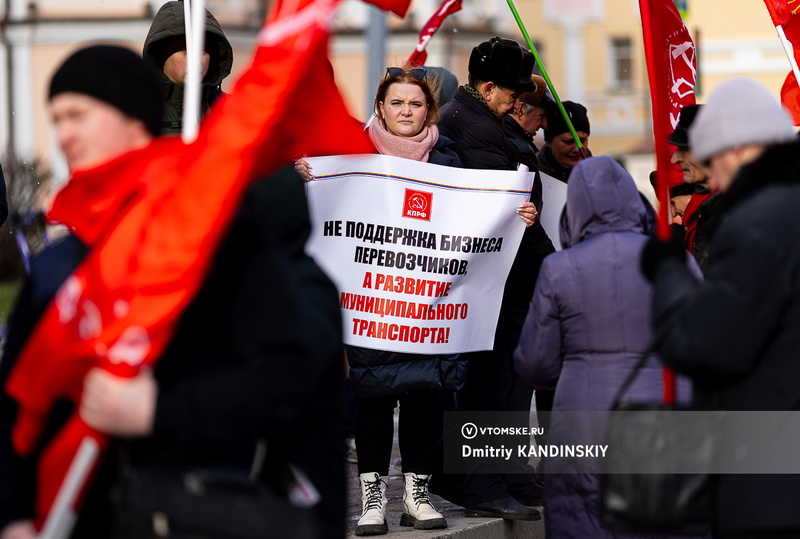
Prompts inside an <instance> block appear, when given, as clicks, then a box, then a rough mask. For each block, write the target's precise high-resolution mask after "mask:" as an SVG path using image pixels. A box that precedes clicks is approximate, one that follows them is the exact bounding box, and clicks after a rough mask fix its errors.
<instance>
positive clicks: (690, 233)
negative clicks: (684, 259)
mask: <svg viewBox="0 0 800 539" xmlns="http://www.w3.org/2000/svg"><path fill="white" fill-rule="evenodd" d="M713 194H714V193H711V192H709V193H695V194H693V195H692V199H691V200H690V201H689V203H688V204H687V205H686V209H684V210H683V226H684V228H686V234H685V235H684V236H683V244H684V245H685V246H686V249H687V250H688V251H689V252H690V253H692V254H694V240H695V239H696V238H697V220H698V219H699V218H700V204H702V203H703V202H705V201H706V200H708V199H709V197H710V196H711V195H713Z"/></svg>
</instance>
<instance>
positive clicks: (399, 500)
mask: <svg viewBox="0 0 800 539" xmlns="http://www.w3.org/2000/svg"><path fill="white" fill-rule="evenodd" d="M395 420H396V416H395ZM396 432H397V431H396V430H395V440H394V447H393V449H392V462H393V463H395V462H397V461H398V460H399V458H400V451H399V449H398V447H397V433H396ZM386 497H387V498H388V500H389V507H388V511H387V512H386V521H387V522H388V524H389V533H388V534H387V535H382V536H377V537H386V538H389V539H391V538H395V539H438V538H441V539H544V518H542V520H536V521H530V522H528V521H512V520H503V519H501V518H471V517H466V516H464V508H463V507H461V506H459V505H454V504H452V503H450V502H448V501H446V500H444V499H443V498H440V497H439V496H437V495H435V494H431V496H430V497H431V501H432V502H433V504H434V506H435V507H436V510H437V511H439V512H440V513H442V516H444V517H445V519H447V528H446V529H444V530H416V529H414V528H409V527H403V526H400V516H401V515H402V513H403V473H402V472H401V471H400V470H398V469H396V468H395V467H394V466H390V468H389V488H388V489H387V491H386ZM539 511H540V512H542V514H543V515H544V511H543V509H542V508H541V507H539ZM360 516H361V487H360V485H359V482H358V466H357V465H356V464H351V463H348V464H347V538H348V539H350V538H353V537H356V535H355V533H354V529H355V527H356V523H357V522H358V519H359V517H360Z"/></svg>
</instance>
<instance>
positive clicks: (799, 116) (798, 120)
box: [781, 49, 800, 125]
mask: <svg viewBox="0 0 800 539" xmlns="http://www.w3.org/2000/svg"><path fill="white" fill-rule="evenodd" d="M794 54H795V57H797V56H800V51H799V50H798V49H795V50H794ZM798 65H800V59H798ZM781 102H782V103H783V106H784V107H785V108H786V110H787V111H789V113H790V114H791V115H792V120H793V122H794V125H800V88H798V86H797V78H796V77H795V76H794V71H789V75H787V76H786V81H784V83H783V87H782V88H781Z"/></svg>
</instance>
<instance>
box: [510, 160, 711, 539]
mask: <svg viewBox="0 0 800 539" xmlns="http://www.w3.org/2000/svg"><path fill="white" fill-rule="evenodd" d="M565 213H566V216H562V230H561V238H562V243H563V244H564V247H565V249H564V250H563V251H560V252H557V253H553V254H552V255H550V256H548V257H547V258H546V259H545V261H544V263H543V264H542V268H541V270H540V273H539V280H538V281H537V283H536V290H535V292H534V295H533V301H532V303H531V308H530V311H529V312H528V316H527V319H526V320H525V325H524V328H523V330H522V337H521V338H520V342H519V346H518V347H517V350H516V352H515V354H514V359H515V366H516V369H517V372H518V373H519V375H520V376H522V377H523V378H525V379H527V380H529V381H531V382H532V383H533V384H534V385H535V386H536V387H541V388H553V387H555V390H556V392H555V400H554V402H553V411H554V412H557V411H605V410H610V409H611V406H612V401H613V399H614V397H615V396H616V394H617V391H618V390H619V388H620V386H621V385H622V383H623V381H624V380H625V378H626V377H627V375H628V374H629V373H630V372H631V370H632V369H633V368H634V367H635V366H636V363H637V362H638V360H639V359H640V358H641V356H642V354H643V353H644V352H645V350H646V349H647V347H648V345H649V343H650V339H651V336H652V330H651V324H650V300H651V296H652V286H651V285H650V284H649V283H648V282H647V280H646V279H645V278H644V276H643V275H641V273H640V271H639V257H640V254H641V251H642V249H643V248H644V245H645V243H646V242H647V236H646V235H645V234H646V233H647V232H649V231H648V230H647V226H648V225H647V223H648V218H647V211H646V209H645V206H644V203H643V202H642V199H641V197H640V196H639V193H638V191H637V189H636V185H635V184H634V181H633V179H632V178H631V176H630V175H629V174H628V173H627V172H626V171H625V170H624V169H623V168H622V166H620V165H619V164H618V163H617V162H616V161H614V160H613V159H612V158H610V157H608V156H600V157H591V158H589V159H585V160H583V161H581V162H580V163H578V164H577V165H576V166H575V168H574V169H573V170H572V174H571V176H570V181H569V186H568V189H567V203H566V207H565ZM687 258H689V257H688V254H687ZM693 267H694V269H695V270H696V272H697V274H698V275H699V269H698V268H697V265H696V264H694V266H693ZM661 379H662V368H661V362H660V361H659V359H658V358H657V357H656V356H653V357H651V358H650V359H649V361H648V362H647V363H646V364H645V365H644V367H643V369H642V371H641V372H640V373H639V374H638V375H637V378H636V379H635V381H634V383H633V384H632V386H631V388H630V390H629V391H628V393H627V394H626V396H627V397H628V398H630V399H631V400H648V401H659V400H660V399H661V398H662V382H661ZM683 382H684V381H682V383H681V385H680V386H679V396H680V397H683V398H684V400H685V397H687V396H688V395H687V394H688V389H689V388H688V386H687V385H686V384H685V383H683ZM580 417H581V420H580V421H570V424H569V425H566V424H564V423H563V422H560V421H559V418H558V416H554V417H553V420H552V422H551V423H550V425H549V429H548V430H547V443H548V444H570V443H581V442H576V440H578V439H584V440H585V439H586V438H585V437H583V436H582V435H583V434H586V433H588V432H590V433H591V434H590V436H591V438H589V439H593V440H600V439H602V428H603V425H602V424H601V423H602V422H601V421H597V420H595V421H590V420H589V418H588V416H587V417H586V419H583V418H584V417H585V416H580ZM593 417H595V419H596V416H593ZM554 464H556V462H554V461H552V460H548V461H546V462H545V474H546V475H545V495H544V500H545V522H546V527H547V536H548V537H554V538H556V537H557V538H558V539H564V538H576V539H584V538H587V537H592V538H602V537H633V536H631V535H623V534H614V533H612V532H610V531H607V530H606V529H604V528H603V526H602V524H601V522H600V509H599V503H600V502H599V482H598V477H597V476H596V475H591V474H569V475H560V474H552V473H550V474H548V473H547V471H548V467H550V466H552V465H554ZM659 537H661V536H659Z"/></svg>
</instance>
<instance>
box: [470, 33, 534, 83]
mask: <svg viewBox="0 0 800 539" xmlns="http://www.w3.org/2000/svg"><path fill="white" fill-rule="evenodd" d="M535 63H536V59H535V58H534V57H533V54H531V52H530V51H529V50H527V49H523V48H522V47H520V46H519V43H517V42H516V41H513V40H511V39H502V38H500V37H493V38H492V39H490V40H489V41H484V42H483V43H481V44H480V45H478V46H477V47H475V48H474V49H472V53H471V54H470V56H469V67H468V69H469V72H470V73H471V74H472V75H474V76H475V77H477V78H479V79H480V80H482V81H483V82H493V83H495V84H497V85H498V86H502V87H504V88H509V89H511V90H516V91H518V92H533V91H534V90H536V83H535V82H533V80H531V75H532V74H533V66H534V64H535Z"/></svg>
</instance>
